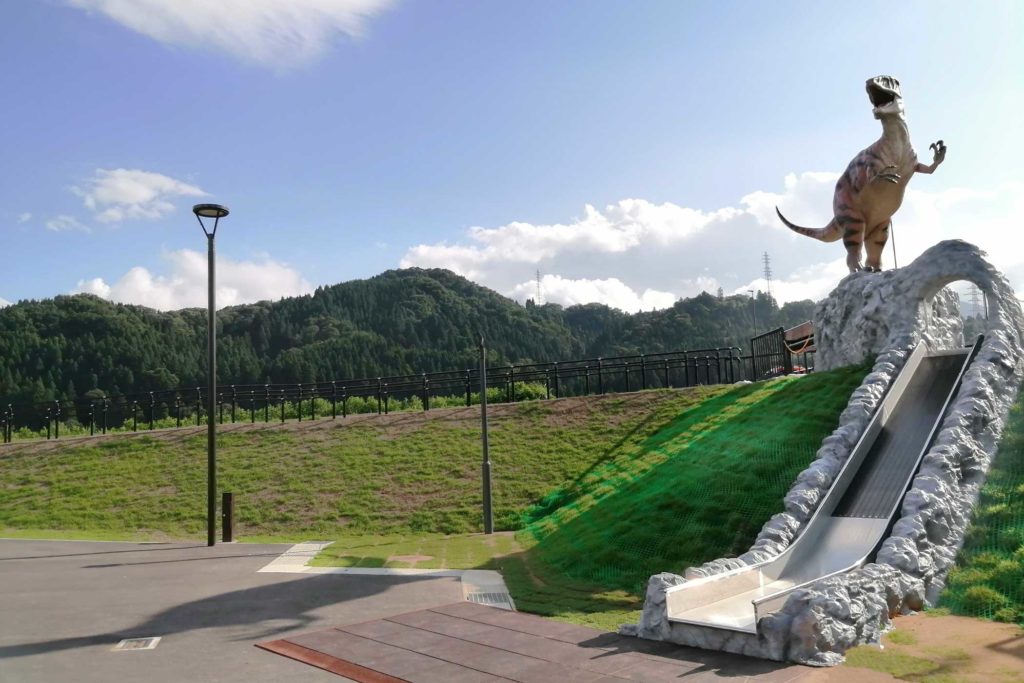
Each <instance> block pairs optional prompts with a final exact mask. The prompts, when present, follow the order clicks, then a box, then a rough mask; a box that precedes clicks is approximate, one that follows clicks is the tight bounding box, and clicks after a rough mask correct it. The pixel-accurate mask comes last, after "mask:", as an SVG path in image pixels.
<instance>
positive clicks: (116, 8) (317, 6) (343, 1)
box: [68, 0, 393, 69]
mask: <svg viewBox="0 0 1024 683" xmlns="http://www.w3.org/2000/svg"><path fill="white" fill-rule="evenodd" d="M68 2H69V4H71V5H72V6H74V7H79V8H82V9H85V10H88V11H97V12H100V13H102V14H105V15H106V16H107V17H109V18H110V19H113V20H114V21H116V22H118V23H120V24H123V25H124V26H126V27H128V28H130V29H132V30H133V31H137V32H138V33H141V34H143V35H146V36H149V37H150V38H153V39H154V40H157V41H159V42H161V43H166V44H168V45H178V46H183V47H189V48H201V49H205V48H213V49H217V50H220V51H222V52H226V53H228V54H229V55H231V56H233V57H235V58H237V59H239V60H241V61H243V62H249V63H253V64H259V65H262V66H269V67H271V68H274V69H284V68H287V67H293V66H299V65H302V64H308V63H310V62H313V61H315V60H316V59H318V58H319V57H321V56H322V55H323V54H325V53H326V52H327V51H328V50H329V49H330V47H331V44H332V43H333V42H334V41H335V40H336V39H337V38H339V37H341V36H349V37H358V36H360V35H362V33H363V25H364V24H365V22H366V20H367V19H369V18H370V17H372V16H374V15H376V14H378V13H380V12H382V11H383V10H385V9H387V8H388V7H389V6H390V5H392V4H393V2H392V0H216V1H210V0H68Z"/></svg>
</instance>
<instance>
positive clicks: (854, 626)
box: [622, 240, 1024, 665]
mask: <svg viewBox="0 0 1024 683" xmlns="http://www.w3.org/2000/svg"><path fill="white" fill-rule="evenodd" d="M957 280H969V281H971V282H974V283H975V284H976V285H977V286H978V287H979V288H980V289H981V290H982V291H983V292H984V293H985V296H986V299H987V302H988V305H989V320H988V330H987V332H986V335H985V341H984V343H983V345H982V347H981V349H980V351H979V352H978V354H977V357H976V358H975V360H974V362H973V363H972V364H971V367H970V368H969V369H968V371H967V373H966V375H965V377H964V381H963V384H962V386H961V389H960V391H959V393H958V395H957V397H956V400H955V401H954V403H953V405H952V406H951V407H950V410H949V412H948V414H947V416H946V418H945V420H944V422H943V424H942V427H941V429H940V432H939V434H938V435H937V438H936V440H935V443H934V445H933V447H932V448H931V449H930V450H929V452H928V453H927V454H926V455H925V458H924V461H923V463H922V466H921V469H920V471H919V473H918V475H917V477H916V478H915V479H914V482H913V484H912V488H911V490H910V491H909V492H908V494H907V496H906V498H905V499H904V502H903V506H902V509H901V513H900V514H901V517H900V519H899V520H898V521H897V523H896V525H895V527H894V528H893V532H892V535H891V536H890V537H889V538H888V539H886V541H885V542H884V544H883V546H882V549H881V550H880V551H879V553H878V556H877V557H876V560H875V562H874V563H872V564H869V565H866V566H864V567H862V568H860V569H858V570H855V571H853V572H850V573H848V574H846V575H844V576H840V577H834V578H832V579H827V580H822V581H819V582H817V583H815V584H813V585H812V586H811V587H810V588H809V589H807V590H800V591H795V592H794V593H793V595H791V596H790V598H789V600H788V601H787V602H786V603H785V605H784V606H783V608H782V609H781V610H780V611H779V612H777V613H776V614H773V615H770V616H769V617H766V618H764V619H762V620H761V623H760V624H758V631H759V632H758V636H757V637H754V636H744V634H738V633H734V632H728V631H721V630H717V629H711V628H704V627H699V626H689V625H683V624H675V623H671V622H669V621H668V620H667V617H666V614H665V595H664V593H665V591H666V590H667V589H668V588H669V587H671V586H672V585H678V584H679V583H682V582H685V581H686V580H687V579H692V578H695V577H700V576H708V575H712V574H718V573H721V572H725V571H728V570H729V569H732V568H735V567H740V566H744V565H749V564H755V563H757V562H760V561H763V560H767V559H770V558H772V557H774V556H775V555H778V554H779V553H780V552H782V551H783V550H785V548H786V547H788V546H789V544H790V543H792V541H793V539H795V538H796V537H797V536H798V535H799V533H800V531H801V530H802V528H803V526H804V525H805V524H806V523H807V521H808V520H809V519H810V517H811V516H812V515H813V513H814V510H815V509H816V508H817V505H818V503H819V502H820V501H821V499H822V498H823V497H824V495H825V493H827V491H828V489H829V488H830V487H831V486H832V482H833V481H834V480H835V477H836V475H837V474H838V473H839V470H840V469H841V468H842V466H843V463H844V462H845V461H846V458H847V457H848V456H849V454H850V452H851V451H852V449H853V447H854V446H855V445H856V442H857V440H858V439H859V438H860V435H861V434H862V433H863V431H864V428H865V427H866V426H867V424H868V422H869V421H870V419H871V415H872V414H873V412H874V409H875V408H876V407H877V405H878V403H879V402H880V401H881V399H882V397H883V396H884V394H885V391H886V389H887V388H888V386H889V384H890V383H891V381H892V380H893V378H895V376H896V374H897V373H898V371H899V369H900V368H901V367H902V366H903V364H904V362H905V361H906V359H907V357H908V356H909V354H910V352H911V351H912V350H913V348H914V347H915V346H916V345H917V343H918V342H920V341H923V342H924V343H925V344H926V345H927V346H928V347H929V348H930V349H932V350H940V349H945V348H952V347H956V346H960V345H961V344H962V326H961V323H960V319H959V315H958V311H957V304H956V298H955V295H952V294H951V293H949V292H943V291H942V288H943V287H945V286H946V285H947V284H949V283H951V282H954V281H957ZM815 334H816V338H817V345H818V358H817V363H816V364H817V367H818V368H819V369H826V368H829V369H830V368H835V367H841V366H843V365H849V364H853V363H859V362H861V361H862V360H864V359H865V358H867V357H870V356H871V355H875V354H877V357H876V360H875V363H874V365H873V367H872V369H871V372H870V373H868V375H867V376H866V377H865V378H864V382H863V383H862V384H861V386H860V387H858V388H857V389H856V390H855V391H854V393H853V395H852V396H851V398H850V401H849V403H848V404H847V407H846V409H845V410H844V411H843V413H842V415H841V416H840V421H839V427H837V428H836V430H835V431H834V432H833V433H832V434H831V435H830V436H828V437H827V438H826V439H825V440H824V442H823V443H822V446H821V448H820V449H819V450H818V453H817V456H816V458H815V460H814V462H812V463H811V465H810V466H809V467H808V468H807V469H806V470H804V471H803V472H801V473H800V475H799V476H798V477H797V481H796V482H795V483H794V485H793V487H792V488H791V489H790V491H789V493H788V494H787V495H786V497H785V500H784V511H783V512H781V513H779V514H777V515H775V516H774V517H772V519H771V520H769V521H768V522H767V523H766V524H765V526H764V527H763V528H762V530H761V532H760V533H759V534H758V536H757V539H756V540H755V542H754V544H753V546H752V547H751V548H750V550H749V551H748V552H746V553H744V554H743V555H741V556H739V557H737V558H724V559H720V560H715V561H713V562H709V563H706V564H704V565H701V566H700V567H695V568H689V569H687V570H686V572H685V578H684V577H682V576H677V575H674V574H668V573H662V574H657V575H655V576H653V577H651V581H650V584H649V586H648V593H647V598H646V601H645V604H644V612H643V615H642V616H641V620H640V623H639V624H636V625H626V626H624V627H623V629H622V632H623V633H628V634H633V635H639V636H641V637H645V638H652V639H656V640H667V641H672V642H678V643H681V644H685V645H693V646H697V647H704V648H708V649H720V650H725V651H729V652H738V653H742V654H748V655H754V656H760V657H765V658H768V659H776V660H785V659H789V660H792V661H796V662H801V663H806V664H815V665H832V664H837V663H839V662H841V661H842V659H843V656H842V653H843V652H845V651H846V650H847V649H848V648H850V647H852V646H854V645H857V644H860V643H865V642H875V641H877V640H878V638H879V637H880V635H881V634H882V633H883V632H885V631H886V630H888V629H889V628H891V623H890V619H891V617H892V616H894V615H896V614H899V613H904V612H908V611H913V610H918V609H920V608H921V607H922V606H923V605H924V604H926V603H927V602H934V601H935V599H936V598H937V597H938V594H939V592H940V591H941V589H942V587H943V585H944V581H945V577H946V574H947V573H948V571H949V569H950V568H951V567H952V564H953V562H954V561H955V558H956V554H957V552H958V550H959V547H960V544H961V543H962V542H963V535H964V531H965V530H966V526H967V523H968V522H969V521H970V515H971V510H972V508H973V505H974V503H975V501H976V500H977V496H978V491H979V489H980V487H981V485H982V484H983V483H984V477H985V473H986V472H987V470H988V465H989V462H990V459H991V457H992V456H993V455H994V453H995V450H996V444H997V442H998V438H999V434H1000V433H1001V431H1002V426H1003V421H1004V420H1005V417H1006V414H1007V413H1008V411H1009V408H1010V406H1011V405H1012V403H1013V400H1014V398H1015V396H1016V391H1017V388H1018V387H1019V386H1020V383H1021V378H1022V377H1024V349H1022V345H1021V340H1022V338H1024V316H1022V314H1021V308H1020V304H1019V302H1018V301H1017V299H1016V297H1015V296H1014V293H1013V291H1012V289H1011V288H1010V286H1009V284H1008V283H1007V282H1006V280H1005V278H1003V277H1002V275H1001V274H1000V273H999V272H998V271H996V270H995V268H993V267H992V266H991V265H990V264H989V263H988V262H986V261H985V259H984V255H983V254H982V252H981V251H980V250H978V249H977V247H975V246H973V245H971V244H968V243H966V242H962V241H958V240H957V241H947V242H941V243H939V244H937V245H936V246H934V247H932V248H931V249H929V250H927V251H926V252H925V253H924V254H922V255H921V256H920V257H919V258H918V259H917V260H915V261H914V262H913V263H912V264H911V265H910V266H907V267H905V268H902V269H899V270H894V271H887V272H885V273H855V274H852V275H850V276H848V277H846V278H845V279H843V281H842V282H840V283H839V286H838V287H836V289H835V290H834V291H833V292H832V293H831V294H830V295H829V297H828V298H827V299H825V300H824V301H823V302H821V303H820V304H819V305H818V308H817V310H816V315H815Z"/></svg>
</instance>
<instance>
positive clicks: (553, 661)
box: [259, 602, 806, 683]
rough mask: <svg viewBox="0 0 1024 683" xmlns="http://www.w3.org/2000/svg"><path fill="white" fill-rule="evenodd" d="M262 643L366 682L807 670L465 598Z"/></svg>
mask: <svg viewBox="0 0 1024 683" xmlns="http://www.w3.org/2000/svg"><path fill="white" fill-rule="evenodd" d="M259 646H260V647H262V648H264V649H266V650H269V651H271V652H276V653H278V654H282V655H284V656H286V657H291V658H292V659H296V660H298V661H302V662H306V663H308V664H312V665H313V666H317V667H319V668H321V669H324V670H325V671H331V672H333V673H336V674H339V675H342V676H346V677H348V678H350V679H352V680H355V681H361V682H363V683H508V682H510V681H515V682H517V683H626V682H627V681H634V682H635V681H645V682H647V683H667V682H669V681H679V680H681V679H683V680H686V681H687V682H688V683H702V682H705V681H717V680H721V678H722V676H725V677H729V678H732V677H738V678H740V679H744V680H750V681H754V680H756V681H764V683H768V682H769V681H771V682H773V683H774V682H780V683H781V682H782V681H791V680H797V679H800V678H803V676H804V674H805V673H806V671H805V670H801V668H798V667H788V666H784V665H780V664H774V663H770V662H764V661H760V660H752V659H748V658H745V657H737V656H734V655H728V654H724V653H719V652H706V651H703V650H693V649H691V648H684V647H678V646H673V645H670V644H667V643H657V642H652V641H644V640H640V639H636V638H625V637H623V636H619V635H617V634H614V633H604V632H601V631H598V630H596V629H590V628H585V627H582V626H576V625H573V624H564V623H560V622H556V621H551V620H547V619H543V618H541V617H537V616H533V615H529V614H522V613H517V612H509V611H506V610H501V609H496V608H493V607H487V606H484V605H477V604H474V603H470V602H463V603H456V604H453V605H445V606H442V607H437V608H433V609H428V610H421V611H418V612H410V613H407V614H400V615H397V616H393V617H389V618H387V619H377V620H373V621H366V622H362V623H358V624H350V625H346V626H338V627H335V628H332V629H326V630H323V631H315V632H313V633H306V634H302V635H299V636H294V637H291V638H287V639H284V640H276V641H271V642H269V643H261V644H260V645H259Z"/></svg>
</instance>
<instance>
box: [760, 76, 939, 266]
mask: <svg viewBox="0 0 1024 683" xmlns="http://www.w3.org/2000/svg"><path fill="white" fill-rule="evenodd" d="M867 91H868V97H869V98H870V100H871V104H872V105H874V109H873V110H872V112H873V113H874V115H875V118H876V119H879V120H881V122H882V137H880V138H879V139H878V141H876V142H875V143H874V144H872V145H871V146H870V147H868V148H867V149H865V150H864V151H862V152H861V153H860V154H858V155H857V156H856V157H854V159H853V161H851V162H850V165H849V166H847V167H846V172H845V173H843V175H842V177H841V178H840V179H839V182H837V183H836V191H835V195H834V196H833V198H832V211H833V213H834V214H835V215H834V217H833V218H832V221H831V222H830V223H829V224H828V225H826V226H825V227H824V228H820V229H815V228H803V227H800V226H799V225H794V224H793V223H790V222H789V221H788V220H786V217H785V216H783V215H782V212H781V211H779V208H778V207H775V212H776V213H778V214H779V218H781V219H782V222H783V223H785V224H786V225H787V226H788V227H789V228H790V229H792V230H794V231H796V232H798V233H800V234H801V235H807V236H808V237H813V238H814V239H818V240H821V241H822V242H835V241H836V240H838V239H839V238H840V237H841V238H842V239H843V245H844V246H845V247H846V265H847V266H848V267H849V268H850V272H851V273H854V272H856V271H858V270H868V271H875V272H878V271H880V270H882V249H884V248H885V243H886V242H887V241H888V240H889V228H890V227H891V226H892V216H893V214H894V213H896V210H897V209H899V208H900V204H902V203H903V193H904V192H905V191H906V189H907V183H909V182H910V178H911V177H912V176H913V175H914V173H932V172H934V171H935V169H936V168H938V167H939V164H941V163H942V161H943V160H944V159H945V158H946V145H945V143H943V142H942V140H939V141H938V142H933V143H932V144H931V145H929V149H931V150H932V163H931V165H930V166H925V165H924V164H922V163H919V162H918V161H917V154H916V153H915V152H914V148H913V146H912V145H911V144H910V131H909V130H908V129H907V121H906V119H905V118H904V116H903V94H902V92H901V91H900V82H899V81H898V80H896V79H895V78H893V77H892V76H876V77H875V78H869V79H868V82H867ZM862 246H863V247H866V249H867V262H866V265H865V266H864V267H863V268H862V267H861V263H860V258H861V247H862Z"/></svg>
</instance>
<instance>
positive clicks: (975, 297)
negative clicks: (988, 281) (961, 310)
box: [971, 285, 982, 318]
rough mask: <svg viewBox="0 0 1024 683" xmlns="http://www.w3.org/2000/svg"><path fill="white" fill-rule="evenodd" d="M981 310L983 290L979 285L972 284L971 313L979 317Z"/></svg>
mask: <svg viewBox="0 0 1024 683" xmlns="http://www.w3.org/2000/svg"><path fill="white" fill-rule="evenodd" d="M981 312H982V311H981V290H980V289H978V285H971V313H972V314H973V316H974V317H975V318H977V317H979V316H980V315H981Z"/></svg>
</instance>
